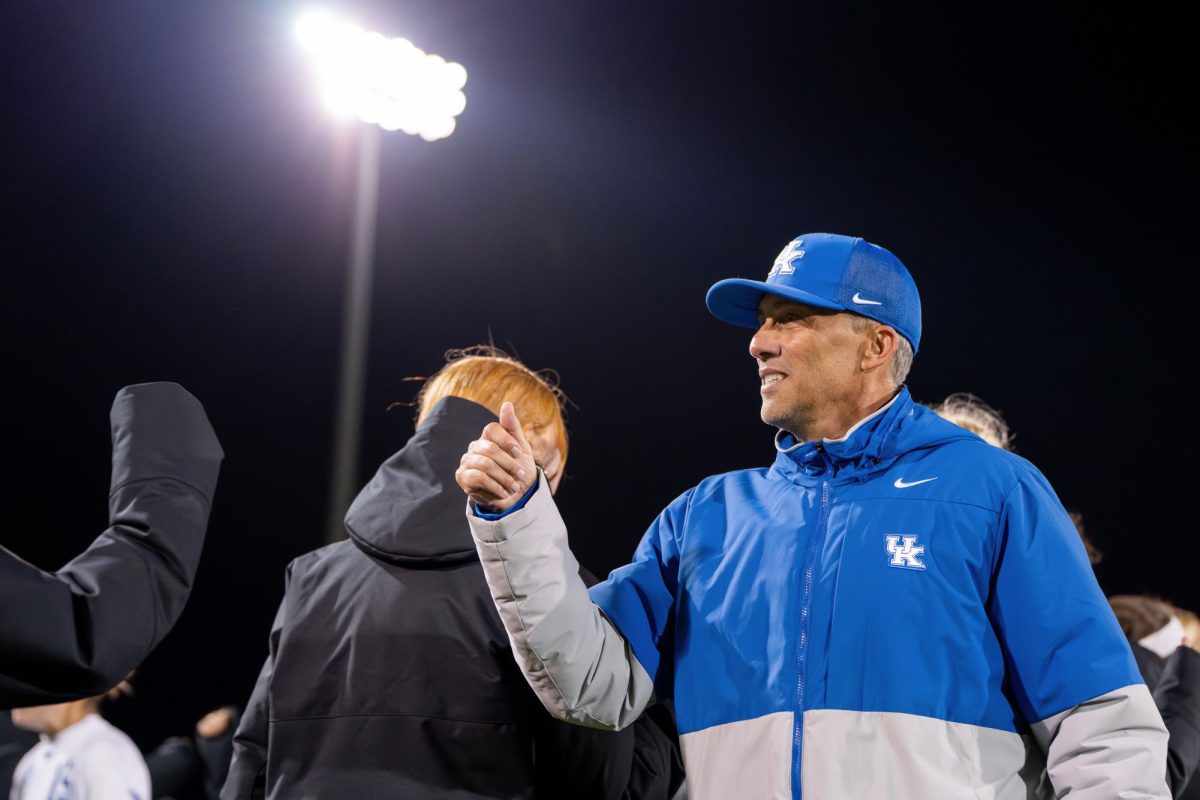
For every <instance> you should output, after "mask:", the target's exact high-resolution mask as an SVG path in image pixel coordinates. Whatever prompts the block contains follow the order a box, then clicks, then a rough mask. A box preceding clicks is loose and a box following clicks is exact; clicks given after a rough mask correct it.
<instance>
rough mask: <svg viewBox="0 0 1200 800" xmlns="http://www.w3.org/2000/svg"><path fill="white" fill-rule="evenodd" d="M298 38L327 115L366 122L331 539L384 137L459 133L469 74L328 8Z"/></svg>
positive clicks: (357, 377)
mask: <svg viewBox="0 0 1200 800" xmlns="http://www.w3.org/2000/svg"><path fill="white" fill-rule="evenodd" d="M296 38H297V39H299V41H300V44H301V46H302V47H304V49H305V50H306V51H307V52H308V54H309V55H310V56H311V58H312V64H313V71H314V73H315V75H316V79H317V85H318V90H319V92H320V94H321V98H322V100H323V101H324V103H325V105H326V106H327V107H328V108H329V110H330V111H332V112H334V113H335V114H338V115H339V116H345V117H356V118H358V119H359V120H361V121H362V122H364V123H367V124H365V125H363V126H361V128H360V132H359V140H358V175H357V181H356V189H355V195H354V222H353V232H352V234H351V237H350V258H349V261H350V266H349V272H348V274H347V280H346V298H345V304H344V309H343V315H342V354H341V362H340V366H339V369H338V393H337V410H336V412H335V413H336V422H335V425H336V432H335V434H334V445H333V473H332V475H331V477H330V483H329V517H328V520H327V522H326V525H325V535H326V539H327V541H331V542H333V541H337V540H338V539H341V538H342V537H343V536H344V535H345V530H344V526H343V522H342V518H343V517H344V516H345V513H346V508H347V507H348V506H349V505H350V499H351V497H352V496H353V492H354V490H355V488H357V486H358V454H359V449H360V446H359V445H360V438H361V431H362V411H363V387H364V385H365V383H366V365H367V344H368V338H369V337H368V331H369V327H370V315H371V271H372V264H373V263H374V255H375V222H376V219H377V217H378V214H377V206H378V200H379V147H380V140H381V138H382V132H383V131H397V130H399V131H403V132H405V133H408V134H412V135H415V136H420V137H421V138H422V139H424V140H425V141H427V142H432V141H435V140H437V139H444V138H445V137H447V136H449V135H450V134H451V133H453V132H454V128H455V117H457V116H458V115H459V114H461V113H462V110H463V108H465V107H466V103H467V100H466V96H465V95H464V94H463V91H462V90H463V86H465V85H466V82H467V71H466V70H465V69H463V67H462V65H461V64H456V63H453V62H447V61H446V60H445V59H443V58H442V57H441V56H435V55H431V54H428V53H426V52H425V51H423V50H420V49H419V48H417V47H415V46H414V45H413V44H412V42H409V41H408V40H407V39H388V38H386V37H385V36H383V35H382V34H379V33H372V32H368V31H365V30H363V29H362V28H359V27H358V26H357V25H352V24H350V23H348V22H345V21H343V20H340V19H338V18H336V17H334V16H332V15H330V14H328V13H325V12H322V11H310V12H307V13H305V14H304V15H302V16H301V17H300V19H299V20H298V21H297V23H296Z"/></svg>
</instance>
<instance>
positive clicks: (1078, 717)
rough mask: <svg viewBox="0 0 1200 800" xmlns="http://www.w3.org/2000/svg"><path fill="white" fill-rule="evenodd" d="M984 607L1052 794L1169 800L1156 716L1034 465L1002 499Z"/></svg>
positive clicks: (1077, 544) (1066, 522)
mask: <svg viewBox="0 0 1200 800" xmlns="http://www.w3.org/2000/svg"><path fill="white" fill-rule="evenodd" d="M989 610H990V613H991V615H992V619H993V622H994V624H995V626H996V629H997V631H998V632H999V634H1000V637H1001V644H1002V646H1003V647H1004V650H1005V656H1006V659H1007V661H1008V665H1009V677H1010V680H1011V684H1012V691H1013V694H1014V696H1015V698H1016V701H1017V705H1018V707H1019V708H1020V710H1021V712H1022V713H1023V714H1024V716H1025V718H1026V720H1027V721H1028V722H1029V723H1030V724H1031V729H1032V733H1033V735H1034V737H1035V738H1036V739H1037V741H1038V743H1039V744H1040V745H1041V747H1042V749H1043V750H1044V751H1045V753H1046V769H1047V776H1048V777H1049V779H1050V782H1051V784H1052V785H1053V787H1054V792H1055V796H1057V797H1066V796H1069V797H1071V798H1072V800H1101V799H1102V798H1106V799H1111V798H1114V797H1122V798H1155V800H1166V798H1169V797H1170V794H1169V793H1168V790H1167V785H1166V778H1165V776H1166V758H1167V732H1166V729H1165V728H1164V727H1163V722H1162V718H1161V716H1160V715H1159V713H1158V709H1157V708H1155V705H1154V701H1153V699H1152V698H1151V696H1150V692H1149V690H1148V689H1147V688H1146V685H1145V684H1144V683H1143V682H1142V680H1141V677H1140V675H1139V674H1138V671H1137V666H1136V665H1135V663H1134V660H1133V654H1132V653H1131V652H1130V649H1129V645H1128V643H1127V642H1126V640H1125V637H1124V635H1123V634H1122V633H1121V629H1120V627H1119V626H1118V625H1117V622H1116V619H1115V617H1114V616H1113V614H1112V611H1111V610H1110V608H1109V606H1108V603H1107V601H1106V600H1105V599H1104V595H1103V594H1102V593H1101V591H1100V587H1099V586H1098V585H1097V583H1096V579H1095V576H1094V575H1093V573H1092V570H1091V565H1090V564H1089V563H1088V560H1087V554H1086V553H1085V551H1084V548H1083V544H1082V542H1081V541H1080V539H1079V536H1078V534H1077V533H1076V532H1075V528H1074V525H1073V524H1072V523H1071V520H1070V518H1069V517H1068V516H1067V513H1066V511H1065V510H1064V509H1063V507H1062V504H1061V503H1059V501H1058V498H1057V497H1056V496H1055V494H1054V491H1053V490H1052V489H1051V488H1050V485H1049V484H1048V483H1047V482H1046V480H1045V478H1044V477H1042V476H1041V474H1040V473H1037V472H1036V470H1030V472H1029V473H1027V474H1024V475H1022V476H1021V478H1020V479H1019V480H1018V482H1017V484H1016V485H1015V486H1014V487H1013V488H1012V490H1011V491H1009V493H1008V495H1007V497H1006V498H1005V501H1004V507H1003V509H1002V510H1001V519H1000V540H999V542H998V546H997V551H996V567H995V574H994V590H993V596H992V601H991V604H990V607H989Z"/></svg>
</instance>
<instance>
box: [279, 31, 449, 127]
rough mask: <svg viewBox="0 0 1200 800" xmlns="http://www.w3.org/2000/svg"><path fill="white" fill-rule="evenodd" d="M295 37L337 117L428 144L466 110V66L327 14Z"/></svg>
mask: <svg viewBox="0 0 1200 800" xmlns="http://www.w3.org/2000/svg"><path fill="white" fill-rule="evenodd" d="M296 38H297V39H298V40H299V41H300V45H301V46H302V47H303V48H304V49H305V50H306V51H307V52H308V53H309V55H310V56H311V57H312V60H313V66H314V68H315V71H316V76H317V84H318V87H319V91H320V94H321V97H322V99H323V101H324V103H325V105H326V106H327V107H328V108H329V110H330V111H332V112H334V113H335V114H338V115H340V116H347V117H350V116H353V117H357V118H358V119H360V120H362V121H363V122H367V123H371V124H374V125H378V126H379V127H381V128H383V129H384V130H385V131H396V130H399V131H404V132H405V133H407V134H412V135H415V136H420V137H421V138H422V139H424V140H425V141H427V142H432V141H435V140H437V139H444V138H446V137H447V136H449V135H450V134H451V133H453V132H454V127H455V117H457V116H458V115H459V114H461V113H462V111H463V109H464V108H466V105H467V98H466V95H465V94H463V87H464V86H465V85H466V83H467V71H466V69H464V68H463V65H462V64H456V63H454V62H453V61H446V59H444V58H442V57H441V56H436V55H432V54H430V53H426V52H425V51H424V50H421V49H420V48H418V47H416V46H415V45H414V44H413V43H412V42H410V41H408V40H407V39H389V38H387V37H385V36H384V35H383V34H380V33H373V32H368V31H365V30H363V29H362V28H360V27H358V26H357V25H354V24H352V23H350V22H346V21H345V20H342V19H339V18H337V17H335V16H333V15H331V14H329V13H327V12H325V11H315V10H314V11H308V12H306V13H304V14H302V15H301V16H300V18H299V20H298V21H297V22H296Z"/></svg>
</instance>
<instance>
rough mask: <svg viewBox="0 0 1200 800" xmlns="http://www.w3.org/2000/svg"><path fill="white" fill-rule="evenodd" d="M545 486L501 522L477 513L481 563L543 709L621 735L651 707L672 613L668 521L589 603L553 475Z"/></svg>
mask: <svg viewBox="0 0 1200 800" xmlns="http://www.w3.org/2000/svg"><path fill="white" fill-rule="evenodd" d="M538 480H539V486H538V490H537V491H536V492H534V493H533V495H531V496H530V498H529V501H528V503H527V504H526V506H525V507H524V508H522V509H521V510H520V511H516V512H514V513H512V514H508V515H506V516H504V517H502V518H500V519H495V520H488V519H483V518H480V517H479V516H477V515H476V514H475V513H474V512H473V511H472V510H471V508H470V507H468V509H467V519H468V521H469V522H470V525H471V534H472V536H473V537H474V539H475V547H476V550H477V551H478V553H479V560H480V562H481V563H482V564H483V570H484V575H485V576H486V578H487V582H488V587H489V588H490V590H491V594H492V600H493V601H494V602H495V604H496V608H497V610H498V611H499V613H500V618H501V620H503V622H504V626H505V629H506V630H507V632H508V636H509V640H510V642H511V643H512V648H513V654H514V656H515V657H516V660H517V663H518V665H519V666H520V667H521V670H522V672H523V673H524V674H525V678H526V680H528V681H529V685H530V686H532V687H533V690H534V692H536V693H537V695H538V698H539V699H540V700H541V701H542V704H543V705H545V707H546V708H547V709H548V710H549V711H550V713H552V714H554V716H556V717H558V718H559V719H563V720H567V721H570V722H575V723H578V724H581V725H588V726H592V727H598V728H607V729H612V730H619V729H621V728H624V727H626V726H628V725H630V724H631V723H632V722H633V721H634V720H635V719H637V717H638V715H639V714H640V713H641V712H642V709H644V708H645V707H646V705H647V703H649V702H650V699H651V696H652V694H653V683H654V677H655V673H656V671H657V668H658V652H657V649H656V645H657V642H658V639H659V638H660V637H661V635H662V633H663V631H664V630H665V629H666V625H667V619H668V617H669V615H670V612H671V603H672V597H673V595H672V592H671V591H670V588H669V585H668V581H667V580H666V579H665V578H664V575H665V574H666V573H667V572H668V571H670V570H671V569H673V567H671V566H668V562H664V561H663V559H664V558H667V559H668V560H669V557H668V556H667V554H664V553H661V552H660V548H659V546H658V544H657V542H658V541H659V540H660V538H661V537H660V534H659V533H658V532H657V531H658V528H659V527H660V526H661V525H662V524H663V523H662V522H661V518H660V522H656V523H655V525H654V526H652V527H651V530H650V532H648V533H647V534H646V538H645V539H644V540H643V542H642V544H641V545H640V546H639V548H638V553H637V556H635V560H634V563H633V564H630V565H629V566H627V567H624V568H622V569H621V570H617V571H616V572H615V573H613V576H611V577H610V578H609V580H607V581H605V582H603V583H601V584H599V585H598V586H596V587H595V588H594V589H593V590H592V592H593V594H592V595H591V596H589V594H588V590H587V587H586V586H584V583H583V581H582V580H581V579H580V577H579V565H578V562H576V560H575V557H574V555H572V553H571V550H570V548H569V547H568V544H567V530H566V526H565V525H564V524H563V521H562V518H561V517H560V516H559V513H558V509H557V508H556V507H555V505H554V501H553V500H552V499H551V497H550V488H549V486H548V485H547V484H546V480H545V476H544V475H541V474H540V473H539V478H538ZM647 541H649V542H650V544H649V545H648V544H647ZM672 541H673V539H672ZM675 561H676V562H677V559H675ZM618 576H621V577H618ZM614 579H616V583H615V584H614ZM606 587H607V588H606ZM593 598H595V602H593ZM606 603H607V605H606ZM601 609H604V613H602V611H601ZM610 613H611V614H615V615H616V616H611V617H610V616H609V614H610ZM618 619H619V621H618Z"/></svg>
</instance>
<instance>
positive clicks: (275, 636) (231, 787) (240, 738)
mask: <svg viewBox="0 0 1200 800" xmlns="http://www.w3.org/2000/svg"><path fill="white" fill-rule="evenodd" d="M291 576H292V566H291V565H290V564H289V565H288V570H287V584H288V585H289V586H290V585H291ZM286 614H287V591H286V589H285V591H284V597H283V602H282V603H280V604H279V611H278V612H276V614H275V622H274V623H272V625H271V637H270V642H269V649H268V651H267V660H266V661H264V662H263V665H262V669H261V670H260V671H259V673H258V680H257V681H255V683H254V691H253V692H251V693H250V699H249V700H248V701H247V702H246V710H245V711H243V712H242V720H241V722H240V723H238V727H237V733H235V734H234V735H233V760H232V761H230V763H229V775H228V776H227V777H226V778H225V785H224V786H222V787H221V800H250V798H261V797H265V796H266V787H267V749H268V745H269V743H270V736H271V675H272V673H273V672H274V669H275V654H276V652H278V650H279V638H280V636H281V635H282V633H283V626H284V623H285V621H286Z"/></svg>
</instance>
